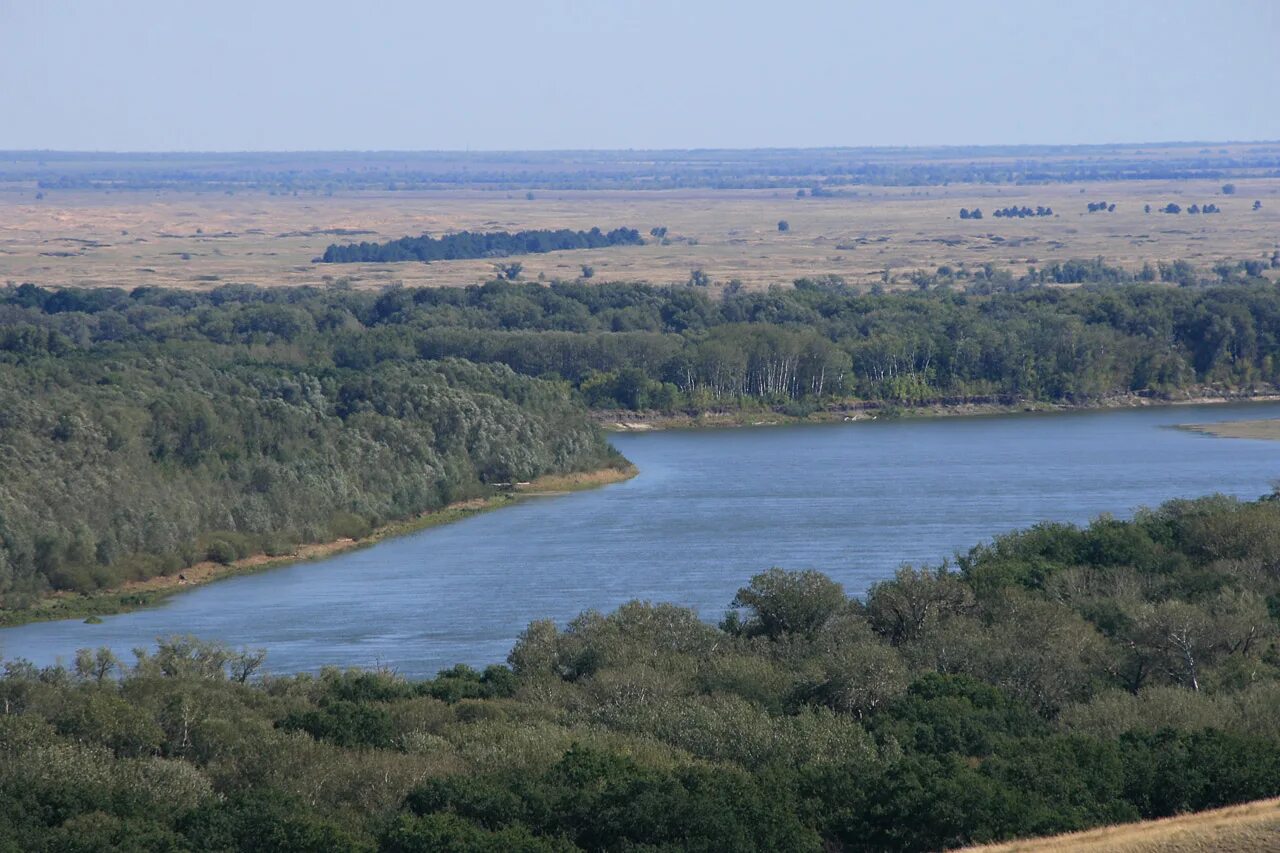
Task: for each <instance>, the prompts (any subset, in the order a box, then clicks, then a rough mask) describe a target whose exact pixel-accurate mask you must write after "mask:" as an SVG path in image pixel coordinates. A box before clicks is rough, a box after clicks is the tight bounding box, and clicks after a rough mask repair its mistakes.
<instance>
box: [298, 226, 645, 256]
mask: <svg viewBox="0 0 1280 853" xmlns="http://www.w3.org/2000/svg"><path fill="white" fill-rule="evenodd" d="M642 245H644V240H643V239H642V238H641V237H640V232H639V231H637V230H636V229H634V228H615V229H613V230H612V231H610V232H608V233H605V232H603V231H601V230H600V229H599V228H592V229H591V230H590V231H571V230H569V229H568V228H561V229H559V230H555V231H552V230H548V229H541V230H536V231H517V232H516V233H515V234H512V233H510V232H507V231H489V232H475V233H472V232H470V231H460V232H458V233H456V234H446V235H444V236H443V237H430V236H428V235H426V234H423V235H422V236H421V237H401V238H400V239H399V240H391V241H389V242H386V243H369V242H364V243H348V244H345V245H340V244H337V243H334V244H333V245H331V246H329V247H328V248H326V249H325V250H324V255H323V256H322V257H321V259H320V260H321V261H323V262H324V263H326V264H351V263H361V262H369V261H373V262H378V263H389V262H395V261H424V262H427V261H454V260H458V259H461V258H501V257H506V256H508V255H529V254H540V253H543V252H560V251H565V250H568V249H602V248H604V247H606V246H642Z"/></svg>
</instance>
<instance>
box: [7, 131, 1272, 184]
mask: <svg viewBox="0 0 1280 853" xmlns="http://www.w3.org/2000/svg"><path fill="white" fill-rule="evenodd" d="M1276 176H1280V149H1277V147H1276V146H1270V145H1255V146H1248V147H1245V148H1243V149H1238V150H1236V151H1235V152H1234V153H1233V152H1232V151H1231V150H1229V149H1226V148H1221V147H1206V146H1202V145H1188V144H1166V145H1157V146H1142V147H1141V150H1137V151H1135V149H1134V146H1124V145H1087V146H1061V145H1059V146H1052V145H1039V146H971V147H956V148H910V149H902V148H795V149H784V148H778V149H757V150H732V149H719V150H717V149H702V150H696V151H689V150H661V151H572V152H551V151H546V152H540V151H518V152H457V151H454V152H449V151H440V152H404V151H399V152H397V151H386V152H282V153H227V154H198V153H195V154H190V153H188V154H175V153H159V154H120V153H114V154H113V153H92V154H87V153H81V152H57V151H25V152H24V151H18V152H3V153H2V155H0V181H16V182H35V183H36V184H37V186H38V187H39V188H40V189H43V190H55V191H56V190H74V189H109V190H118V189H131V190H140V189H146V190H154V189H178V190H216V191H218V192H229V193H234V192H237V191H240V190H256V191H268V192H271V193H330V192H340V191H352V190H377V191H380V192H387V191H392V192H394V191H401V190H423V189H459V188H474V189H487V190H503V191H520V192H524V191H528V190H542V189H636V190H644V189H655V190H666V189H679V188H692V187H698V188H715V189H761V188H765V189H779V190H787V191H794V189H795V188H796V187H811V186H816V187H817V189H818V192H817V193H813V194H814V195H818V196H821V195H826V194H828V193H829V192H831V191H833V190H836V189H838V188H839V187H846V186H860V185H862V186H944V185H947V184H955V183H983V184H1037V183H1054V182H1064V181H1065V182H1077V181H1079V182H1086V181H1124V180H1187V179H1210V180H1228V179H1244V178H1257V177H1276Z"/></svg>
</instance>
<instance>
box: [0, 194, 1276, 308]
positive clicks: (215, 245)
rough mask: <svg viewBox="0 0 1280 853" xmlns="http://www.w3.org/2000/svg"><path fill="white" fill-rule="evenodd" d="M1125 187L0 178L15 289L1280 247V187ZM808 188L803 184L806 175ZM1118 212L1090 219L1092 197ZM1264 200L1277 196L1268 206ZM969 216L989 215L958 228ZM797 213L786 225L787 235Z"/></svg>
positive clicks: (854, 275)
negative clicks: (492, 250) (350, 259)
mask: <svg viewBox="0 0 1280 853" xmlns="http://www.w3.org/2000/svg"><path fill="white" fill-rule="evenodd" d="M1235 183H1236V184H1237V187H1238V190H1237V192H1236V193H1235V194H1234V195H1230V196H1226V195H1223V194H1222V193H1221V184H1222V182H1221V181H1218V180H1186V181H1175V180H1163V181H1116V182H1089V183H1069V184H1068V183H1060V184H1037V185H1026V186H1018V185H1010V184H1003V185H1002V184H968V185H961V184H952V185H949V186H928V187H869V186H853V187H844V188H840V189H838V190H837V191H836V194H835V195H833V196H830V197H826V196H824V197H819V198H813V197H805V198H796V196H795V191H794V190H784V189H749V190H724V189H679V190H630V189H618V190H537V191H535V192H533V198H532V199H528V198H526V197H525V193H524V192H519V191H503V190H412V191H395V192H392V191H374V190H351V191H339V192H336V193H335V194H334V195H332V196H326V195H323V194H318V193H303V194H300V195H298V196H293V195H285V194H275V195H273V194H270V193H268V192H266V191H263V190H247V191H242V192H236V193H235V194H234V195H228V194H226V193H225V192H209V191H207V192H194V191H188V190H171V189H159V190H125V191H110V192H109V191H105V190H94V189H89V190H80V189H75V190H58V189H51V190H47V191H45V192H44V198H42V199H39V200H37V199H36V198H35V194H36V190H35V187H34V185H30V184H12V183H11V184H7V185H0V282H14V283H23V282H32V283H35V284H40V285H44V286H60V285H79V286H118V287H126V288H132V287H136V286H139V285H155V286H163V287H182V288H199V289H204V288H214V287H218V286H220V285H223V284H227V283H252V284H258V285H262V286H273V285H302V284H315V285H318V284H323V283H325V282H326V281H334V280H338V279H347V280H349V281H350V282H351V283H352V284H353V285H354V286H356V287H381V286H385V285H388V284H392V283H396V282H400V283H403V284H405V285H407V286H414V285H433V286H461V285H467V284H473V283H475V282H477V281H481V280H484V279H487V278H490V277H492V274H493V264H492V263H491V262H490V261H487V260H467V261H449V262H436V263H432V264H421V263H398V264H333V265H329V264H315V263H312V259H314V258H315V257H317V256H318V255H320V254H321V253H322V252H323V251H324V248H325V246H327V245H328V244H329V243H333V242H348V241H359V240H372V241H376V240H387V239H394V238H397V237H402V236H406V235H418V234H421V233H423V232H430V233H433V234H441V233H445V232H450V231H456V230H462V229H471V230H500V229H506V230H518V229H522V228H553V227H567V228H575V229H577V228H590V227H592V226H600V227H602V228H606V229H607V228H612V227H617V226H628V227H635V228H639V229H641V231H642V233H645V234H646V235H647V233H648V231H649V229H650V228H652V227H655V226H665V227H667V228H668V229H669V232H668V240H669V242H668V243H667V245H661V244H660V243H658V242H656V241H650V242H649V244H648V245H645V246H627V247H611V248H607V249H601V250H590V251H572V252H558V253H551V254H546V255H528V256H522V257H520V258H519V260H520V261H521V263H523V265H524V273H523V276H524V278H526V279H533V280H537V279H539V278H542V279H546V280H551V279H575V278H578V277H579V276H580V275H581V267H582V265H583V264H587V265H590V266H592V267H593V268H594V270H595V280H596V281H610V280H613V281H621V280H626V281H648V282H653V283H658V284H665V283H676V282H684V281H686V280H688V278H689V274H690V271H691V270H693V269H702V270H704V271H705V272H706V273H707V274H708V275H709V276H710V277H711V278H712V279H713V281H714V282H716V283H718V284H724V283H727V282H728V281H730V280H733V279H737V280H740V281H741V282H742V283H743V285H745V286H747V287H750V288H763V287H766V286H768V285H770V284H775V283H789V282H791V281H792V280H794V279H796V278H799V277H802V276H819V275H826V274H835V275H840V276H843V277H845V278H846V279H847V280H848V281H850V282H854V283H871V282H875V281H880V280H881V278H882V276H883V274H884V271H885V270H889V272H890V276H891V277H894V278H895V283H896V284H898V285H901V286H909V285H908V284H907V281H906V279H907V277H908V276H909V274H910V273H911V272H912V271H915V270H929V271H932V270H934V269H936V268H937V267H938V266H940V265H943V264H950V265H953V266H954V265H957V264H967V265H969V266H971V267H972V266H978V265H982V264H985V263H992V264H995V265H997V266H999V267H1005V268H1009V269H1011V270H1012V271H1015V272H1020V271H1022V270H1023V269H1024V268H1025V267H1027V266H1029V265H1035V266H1044V265H1046V264H1049V263H1052V262H1054V261H1061V260H1067V259H1072V258H1093V257H1099V256H1101V257H1103V258H1104V259H1106V260H1107V261H1108V262H1111V263H1114V264H1120V265H1123V266H1125V267H1127V268H1130V269H1135V270H1136V269H1138V268H1140V267H1141V265H1142V264H1143V263H1144V262H1146V261H1158V260H1174V259H1185V260H1188V261H1190V262H1192V263H1193V264H1195V265H1197V266H1199V267H1201V268H1205V269H1207V268H1209V267H1211V266H1212V265H1213V264H1214V263H1215V262H1217V261H1221V260H1228V261H1237V260H1244V259H1249V258H1269V257H1270V255H1271V253H1272V252H1274V251H1275V250H1276V249H1277V248H1280V178H1268V177H1253V178H1245V179H1237V180H1236V181H1235ZM797 186H800V187H803V186H805V184H803V183H799V182H798V183H797ZM1103 200H1105V201H1108V202H1112V203H1115V204H1116V211H1115V212H1114V213H1092V214H1090V213H1086V212H1085V209H1086V205H1087V203H1088V202H1090V201H1103ZM1255 200H1258V201H1261V202H1262V208H1261V209H1260V210H1257V211H1255V210H1253V209H1252V206H1253V202H1254V201H1255ZM1168 202H1175V203H1177V204H1180V205H1182V206H1183V207H1184V208H1186V207H1188V206H1189V205H1191V204H1193V203H1199V204H1201V205H1203V204H1205V203H1206V202H1212V203H1214V204H1217V205H1218V206H1219V207H1221V208H1222V213H1219V214H1214V215H1195V216H1193V215H1188V214H1186V213H1183V214H1180V215H1168V214H1161V213H1156V212H1153V213H1150V214H1146V213H1144V212H1143V206H1144V205H1146V204H1150V205H1151V206H1152V208H1153V211H1154V210H1155V209H1158V208H1160V207H1163V206H1164V205H1165V204H1167V203H1168ZM1013 205H1017V206H1023V205H1025V206H1030V207H1033V208H1034V207H1036V206H1047V207H1052V208H1053V210H1054V212H1055V214H1056V215H1055V216H1053V217H1043V218H1027V219H1004V218H995V217H993V216H992V215H991V214H992V212H993V211H994V210H995V209H996V208H998V207H1006V206H1013ZM961 207H967V208H974V207H980V208H981V209H982V210H983V212H984V214H985V218H983V219H982V220H961V219H959V217H958V212H959V210H960V208H961ZM779 220H786V221H787V222H788V223H789V224H790V230H789V231H787V232H785V233H784V232H779V231H778V229H777V223H778V221H779Z"/></svg>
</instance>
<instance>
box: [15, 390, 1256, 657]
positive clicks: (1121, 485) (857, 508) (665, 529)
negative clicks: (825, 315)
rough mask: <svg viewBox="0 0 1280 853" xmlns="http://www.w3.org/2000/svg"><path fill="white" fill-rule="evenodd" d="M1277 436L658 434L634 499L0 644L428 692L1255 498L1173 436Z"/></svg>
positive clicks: (371, 551) (901, 426)
mask: <svg viewBox="0 0 1280 853" xmlns="http://www.w3.org/2000/svg"><path fill="white" fill-rule="evenodd" d="M1260 417H1272V418H1274V417H1280V404H1244V405H1232V406H1196V407H1189V406H1179V407H1162V408H1149V409H1126V410H1116V411H1098V412H1081V413H1071V414H1051V415H1016V416H1002V417H972V418H941V419H929V420H899V421H878V422H865V421H864V422H860V423H853V424H829V425H808V426H795V427H770V428H760V429H726V430H712V431H671V432H656V433H648V434H628V435H618V436H615V437H614V439H613V441H614V443H615V444H616V446H617V447H618V449H619V450H621V451H622V452H623V453H624V454H625V455H626V456H627V457H628V458H629V459H631V460H632V461H633V462H635V463H636V465H638V466H639V468H640V475H639V476H638V477H636V478H635V479H633V480H630V481H628V482H625V483H619V484H616V485H611V486H606V487H604V488H602V489H597V490H593V491H587V492H579V493H576V494H571V495H565V496H560V497H546V498H530V499H528V500H526V501H523V502H521V503H519V504H517V505H514V506H511V507H509V508H504V509H502V510H499V511H496V512H491V513H486V514H483V515H479V516H474V517H472V518H469V519H467V520H464V521H461V522H458V523H456V524H451V525H447V526H444V527H437V528H434V529H430V530H425V531H422V532H420V533H416V534H412V535H408V536H404V537H400V538H397V539H392V540H388V541H386V542H383V543H380V544H378V545H376V546H374V547H371V548H366V549H363V550H359V551H353V552H349V553H346V554H342V555H339V556H336V557H331V558H328V559H325V560H322V561H317V562H312V563H303V564H297V565H293V566H288V567H285V568H280V569H275V570H271V571H268V572H263V573H261V574H256V575H248V576H243V577H236V578H230V579H228V580H225V581H220V582H218V583H214V584H210V585H208V586H203V587H199V588H196V589H193V590H192V591H191V592H188V593H183V594H181V595H177V596H175V597H173V598H171V599H169V600H168V601H166V602H165V603H164V604H163V605H161V606H159V607H156V608H153V609H149V610H142V611H138V612H134V613H127V614H122V615H119V616H109V617H105V619H104V621H103V622H102V624H99V625H88V624H85V623H83V622H81V621H79V620H66V621H60V622H46V623H39V624H33V625H25V626H21V627H17V628H9V629H5V630H0V655H3V656H4V657H6V658H17V657H22V658H27V659H29V660H32V661H34V662H35V663H38V664H41V665H47V664H52V663H54V662H56V661H57V660H62V661H64V662H66V661H70V659H71V657H72V656H73V655H74V652H75V650H76V649H77V648H84V647H97V646H109V647H111V648H113V649H114V650H115V651H116V652H117V653H118V654H120V655H121V656H122V657H126V658H130V659H131V656H130V655H129V652H130V650H131V649H133V648H135V647H138V646H151V645H153V644H154V642H155V640H156V638H157V637H161V636H167V635H171V634H179V633H181V634H195V635H196V636H199V637H201V638H204V639H210V640H222V641H225V642H227V643H229V644H231V645H233V646H236V647H240V646H248V647H264V648H266V649H267V650H268V657H267V669H268V671H272V672H292V671H302V670H317V669H319V668H320V667H321V666H322V665H325V664H336V665H340V666H378V665H381V666H388V667H391V668H394V669H395V670H397V671H399V672H400V673H402V674H405V675H410V676H426V675H432V674H434V673H435V672H436V671H437V670H439V669H441V668H443V667H446V666H451V665H453V664H455V663H459V662H464V663H470V664H473V665H484V664H488V663H494V662H500V661H502V660H504V658H505V656H506V653H507V651H508V650H509V649H510V647H511V644H512V643H513V642H514V640H515V638H516V636H517V634H518V633H519V632H520V631H521V630H522V629H523V628H524V626H525V625H527V624H528V622H529V621H531V620H533V619H537V618H553V619H556V620H557V621H559V622H562V623H563V622H565V621H567V620H569V619H571V618H572V617H573V616H575V615H577V614H578V613H579V612H580V611H582V610H584V609H588V608H597V609H602V610H607V609H611V608H613V607H616V606H617V605H619V604H621V603H622V602H624V601H627V600H629V599H634V598H641V599H649V600H652V601H672V602H676V603H679V604H684V605H689V606H692V607H695V608H697V610H698V611H699V613H701V614H702V616H703V617H704V618H707V619H713V620H714V619H718V618H719V617H720V616H721V614H722V613H723V611H724V608H725V606H726V605H727V604H728V603H729V601H730V600H731V599H732V598H733V595H734V592H735V591H736V590H737V588H738V587H739V586H741V585H742V584H743V583H744V582H745V581H746V580H747V579H748V578H749V577H750V576H751V575H752V574H753V573H755V572H758V571H761V570H763V569H766V568H769V567H770V566H782V567H785V568H789V569H808V568H812V569H819V570H821V571H823V572H826V573H827V574H829V575H831V576H832V577H834V578H835V579H837V580H839V581H840V582H841V583H843V584H844V585H845V588H846V590H847V591H849V592H850V593H861V592H863V591H865V590H866V588H867V586H868V585H869V584H871V583H873V582H874V581H876V580H878V579H880V578H884V577H886V576H888V575H890V574H891V573H892V572H893V571H894V569H895V568H897V567H898V566H899V565H900V564H901V563H903V562H910V563H915V564H919V563H922V562H929V563H937V562H938V561H940V560H942V559H943V558H945V557H948V556H950V555H952V554H954V553H955V552H956V551H957V550H959V551H964V550H967V549H968V548H969V547H970V546H972V545H974V544H975V543H977V542H979V541H983V540H987V539H990V537H991V536H993V535H995V534H998V533H1001V532H1004V531H1008V530H1011V529H1014V528H1017V527H1022V526H1026V525H1029V524H1033V523H1035V522H1037V521H1041V520H1046V519H1052V520H1062V521H1074V522H1085V521H1088V520H1089V519H1090V518H1092V517H1094V516H1096V515H1098V514H1099V513H1104V512H1109V513H1113V514H1115V515H1118V516H1126V515H1129V514H1131V513H1132V512H1133V510H1134V509H1136V508H1138V507H1140V506H1144V505H1145V506H1151V505H1155V504H1158V503H1160V502H1161V501H1163V500H1166V499H1168V498H1172V497H1190V496H1196V495H1201V494H1208V493H1211V492H1224V493H1227V494H1232V495H1238V496H1241V497H1248V498H1253V497H1257V496H1259V495H1261V494H1264V493H1266V492H1268V491H1270V488H1271V485H1270V484H1271V481H1272V480H1273V479H1275V478H1280V442H1268V441H1257V440H1240V439H1221V438H1213V437H1209V436H1204V435H1199V434H1195V433H1189V432H1186V431H1183V430H1175V429H1170V428H1169V427H1170V426H1171V425H1174V424H1180V423H1206V422H1212V421H1224V420H1241V419H1248V418H1260Z"/></svg>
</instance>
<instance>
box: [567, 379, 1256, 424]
mask: <svg viewBox="0 0 1280 853" xmlns="http://www.w3.org/2000/svg"><path fill="white" fill-rule="evenodd" d="M1276 402H1280V389H1277V388H1268V389H1267V390H1265V391H1259V392H1256V393H1239V392H1213V391H1212V390H1210V389H1204V391H1203V393H1196V394H1188V395H1187V396H1185V397H1148V396H1143V395H1139V394H1119V395H1115V396H1110V397H1100V398H1098V399H1096V400H1091V401H1088V402H1082V403H1048V402H1040V401H1033V400H1021V401H1008V402H1001V401H993V400H990V399H986V400H983V399H977V400H973V401H956V402H952V401H940V402H934V403H922V404H919V405H908V406H899V405H896V404H893V403H885V402H878V401H872V400H856V401H847V402H845V403H842V404H837V405H833V406H830V407H828V408H824V409H820V410H818V411H815V412H813V413H811V414H808V415H803V416H800V415H788V414H786V413H785V412H782V411H778V410H775V409H761V410H746V409H723V410H714V411H712V410H709V411H704V412H698V413H695V414H690V413H688V412H676V413H666V412H656V411H643V412H628V411H611V410H608V409H596V410H593V411H592V412H591V416H592V418H593V419H594V420H595V421H596V423H598V424H600V426H601V427H602V428H603V429H605V430H606V431H608V432H619V433H626V432H649V431H653V430H664V429H722V428H725V427H748V426H753V427H754V426H790V425H795V424H819V423H842V422H849V423H852V422H856V421H870V420H877V419H896V418H948V417H977V416H984V415H985V416H990V415H1017V414H1049V413H1056V412H1061V413H1066V412H1089V411H1100V410H1110V409H1145V408H1153V407H1164V406H1208V405H1223V404H1229V403H1276Z"/></svg>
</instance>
